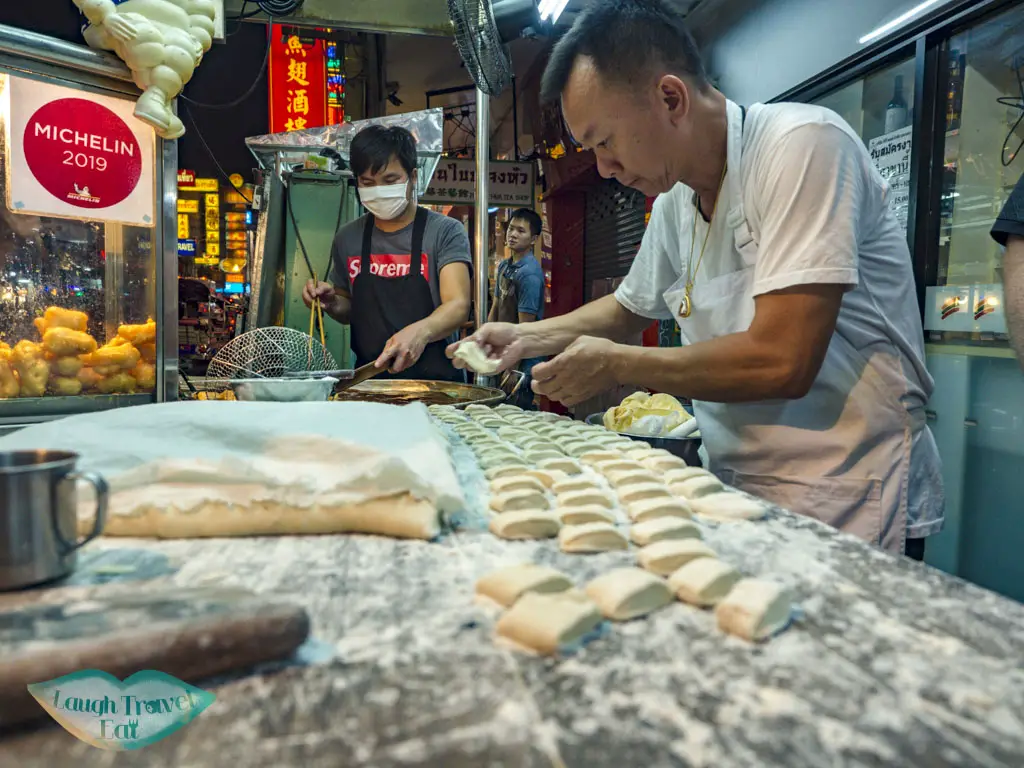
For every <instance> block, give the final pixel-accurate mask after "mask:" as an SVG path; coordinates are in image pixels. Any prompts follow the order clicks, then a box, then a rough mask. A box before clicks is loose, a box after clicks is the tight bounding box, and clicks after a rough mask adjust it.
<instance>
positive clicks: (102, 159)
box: [0, 28, 177, 431]
mask: <svg viewBox="0 0 1024 768" xmlns="http://www.w3.org/2000/svg"><path fill="white" fill-rule="evenodd" d="M18 32H19V31H18V30H11V29H10V28H0V169H2V172H0V430H3V431H9V430H10V429H11V428H17V427H18V426H21V425H23V424H27V423H32V422H34V421H39V420H45V419H50V418H55V417H59V416H63V415H68V414H73V413H80V412H84V411H93V410H103V409H107V408H112V407H118V406H123V405H136V404H142V403H148V402H156V401H160V400H163V399H165V397H164V395H165V393H166V392H168V391H174V389H175V388H176V381H173V382H171V381H170V379H173V378H175V371H176V356H175V354H174V353H173V351H171V352H170V353H168V352H169V350H173V349H174V348H175V347H174V346H171V345H168V343H167V339H165V338H164V337H165V336H166V327H165V326H166V324H165V323H164V320H163V317H162V315H163V314H164V313H165V307H166V306H167V304H168V303H170V302H169V299H171V300H173V294H168V292H167V290H166V286H165V282H166V281H165V276H164V275H163V271H164V269H163V267H164V264H163V258H162V257H163V254H164V252H165V244H164V243H163V239H164V234H165V232H166V230H167V227H166V226H165V222H164V221H163V218H164V216H163V210H164V208H165V203H166V200H165V198H166V197H167V195H166V194H165V173H164V166H165V164H166V165H170V163H169V162H168V161H170V160H171V158H170V157H168V156H167V155H168V152H167V147H166V146H165V145H164V143H163V142H162V141H160V140H159V139H158V138H157V137H156V136H155V135H154V133H153V131H152V129H151V128H149V127H148V126H146V125H144V124H143V123H141V122H140V121H138V120H136V119H134V117H133V116H132V110H133V108H134V98H133V94H132V90H133V86H131V85H130V84H128V83H125V82H122V81H120V80H118V81H111V82H110V83H109V85H110V86H111V87H106V88H105V87H104V85H107V84H108V83H106V82H105V81H104V79H103V78H99V77H95V76H93V75H87V74H85V73H83V72H82V71H80V70H78V69H76V68H74V67H73V66H69V65H65V66H60V65H56V66H55V65H52V64H43V63H42V61H43V60H44V59H45V58H46V57H45V56H44V55H43V53H44V52H40V57H39V61H40V65H39V68H38V70H36V71H33V70H32V69H31V68H26V66H25V65H24V59H25V55H24V54H25V53H26V50H25V48H26V46H25V44H24V43H23V42H20V41H19V42H18V44H17V45H9V44H10V43H11V41H12V40H13V39H15V38H16V37H17V35H18ZM34 37H35V38H38V36H34ZM44 40H45V39H44ZM53 43H55V44H57V45H59V46H65V47H70V48H72V49H77V48H79V46H70V45H69V44H66V43H58V41H53ZM28 47H29V51H28V53H29V55H30V56H31V52H32V51H31V46H28ZM12 48H14V49H16V50H17V54H19V55H18V56H13V55H9V54H10V52H11V50H12ZM45 53H46V54H47V55H48V54H49V51H47V52H45ZM81 56H82V57H83V58H85V59H87V60H88V57H89V56H95V57H97V58H101V59H104V62H103V63H104V64H105V65H106V66H108V67H109V66H111V65H110V64H109V62H108V61H106V60H105V59H106V57H101V56H100V55H99V54H94V53H93V52H91V51H88V50H87V49H82V53H81ZM52 60H53V59H52V58H51V59H50V61H52ZM124 74H125V75H127V70H125V71H124ZM170 154H175V153H173V152H172V153H170ZM175 159H176V158H175ZM171 167H172V168H173V165H171ZM174 181H175V177H174V174H173V172H172V174H171V178H170V199H171V206H172V209H171V210H172V213H173V196H174ZM175 289H176V284H175ZM174 310H175V312H176V306H175V307H174ZM171 330H172V331H173V332H176V330H177V329H176V327H175V326H171ZM175 344H176V340H175Z"/></svg>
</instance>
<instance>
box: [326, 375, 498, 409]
mask: <svg viewBox="0 0 1024 768" xmlns="http://www.w3.org/2000/svg"><path fill="white" fill-rule="evenodd" d="M331 399H332V400H336V401H341V402H352V401H355V402H390V403H392V404H393V405H400V404H402V403H415V402H426V403H427V405H433V404H435V403H436V404H443V405H454V406H455V407H456V408H464V407H465V406H467V405H469V404H470V403H478V404H480V405H497V404H498V403H500V402H502V401H503V400H504V399H505V393H504V392H502V391H501V390H500V389H493V388H491V387H478V386H476V385H475V384H460V383H458V382H454V381H423V380H420V379H373V380H371V381H365V382H363V383H362V384H357V385H355V386H354V387H351V388H350V389H346V390H344V391H342V392H339V393H338V394H336V395H334V397H332V398H331Z"/></svg>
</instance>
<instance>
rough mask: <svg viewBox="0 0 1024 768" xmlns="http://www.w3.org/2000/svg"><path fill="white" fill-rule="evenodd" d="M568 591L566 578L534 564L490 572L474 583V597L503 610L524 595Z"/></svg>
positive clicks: (570, 586)
mask: <svg viewBox="0 0 1024 768" xmlns="http://www.w3.org/2000/svg"><path fill="white" fill-rule="evenodd" d="M571 588H572V582H571V581H570V580H569V577H568V576H566V575H565V574H564V573H562V572H561V571H556V570H555V569H554V568H548V567H546V566H543V565H535V564H534V563H524V564H522V565H513V566H509V567H508V568H501V569H499V570H497V571H492V572H491V573H489V574H487V575H486V576H484V577H483V578H481V579H479V580H478V581H477V583H476V593H477V594H478V595H482V596H484V597H487V598H489V599H490V600H493V601H494V602H496V603H498V604H499V605H501V606H503V607H505V608H507V607H509V606H510V605H512V604H513V603H514V602H515V601H516V600H518V599H519V598H520V597H522V596H523V595H525V594H526V593H527V592H542V593H548V592H563V591H565V590H567V589H571Z"/></svg>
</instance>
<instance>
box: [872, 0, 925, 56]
mask: <svg viewBox="0 0 1024 768" xmlns="http://www.w3.org/2000/svg"><path fill="white" fill-rule="evenodd" d="M940 2H945V0H925V1H924V2H923V3H921V4H920V5H918V6H916V7H914V8H911V9H910V10H909V11H907V12H906V13H904V14H903V15H902V16H897V17H896V18H895V19H893V20H892V21H890V22H888V23H886V24H883V25H882V26H880V27H879V28H878V29H875V30H872V31H871V32H868V33H867V34H866V35H864V37H862V38H861V39H860V40H859V41H858V42H859V43H860V44H861V45H865V44H867V43H870V42H873V41H875V40H877V39H878V38H880V37H884V36H885V35H887V34H889V33H890V32H892V31H893V30H894V29H896V28H897V27H901V26H903V24H905V23H906V22H908V21H910V20H911V19H912V18H914V17H915V16H920V15H921V14H922V13H924V12H925V11H927V10H928V9H929V8H931V7H932V6H933V5H938V4H939V3H940Z"/></svg>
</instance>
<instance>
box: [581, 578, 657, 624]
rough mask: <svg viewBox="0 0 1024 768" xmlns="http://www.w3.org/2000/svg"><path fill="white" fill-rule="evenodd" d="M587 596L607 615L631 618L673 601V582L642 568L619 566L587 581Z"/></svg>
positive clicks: (626, 619)
mask: <svg viewBox="0 0 1024 768" xmlns="http://www.w3.org/2000/svg"><path fill="white" fill-rule="evenodd" d="M586 591H587V596H588V597H590V599H591V600H593V601H594V602H595V603H596V604H597V607H598V608H599V609H600V611H601V613H602V614H604V616H605V618H608V619H613V620H615V621H629V620H630V619H637V618H640V617H641V616H646V615H647V614H649V613H653V612H654V611H656V610H658V609H659V608H664V607H665V606H666V605H668V604H669V603H671V602H672V599H673V595H672V590H671V589H670V588H669V585H668V584H666V583H665V581H664V579H660V578H658V577H657V576H655V575H654V574H652V573H649V572H647V571H644V570H641V569H639V568H617V569H616V570H614V571H609V572H608V573H605V574H602V575H601V576H598V577H597V578H596V579H594V580H593V581H591V582H590V583H589V584H587V590H586Z"/></svg>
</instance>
